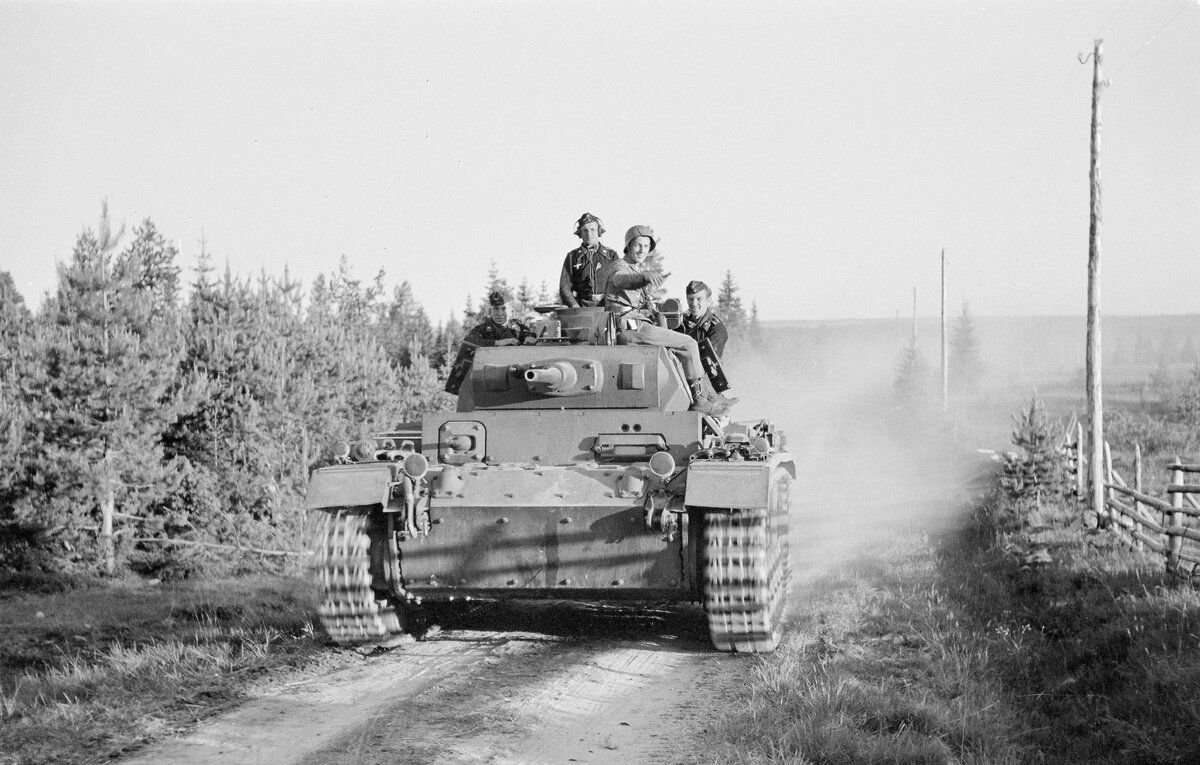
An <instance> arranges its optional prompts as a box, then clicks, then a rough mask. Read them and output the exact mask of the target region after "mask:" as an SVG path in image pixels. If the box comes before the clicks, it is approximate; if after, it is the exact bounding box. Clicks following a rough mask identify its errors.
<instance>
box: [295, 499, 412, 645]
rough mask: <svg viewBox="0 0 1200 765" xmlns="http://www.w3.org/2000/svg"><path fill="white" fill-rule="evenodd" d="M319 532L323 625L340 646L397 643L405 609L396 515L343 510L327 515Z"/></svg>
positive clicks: (320, 615)
mask: <svg viewBox="0 0 1200 765" xmlns="http://www.w3.org/2000/svg"><path fill="white" fill-rule="evenodd" d="M318 533H319V536H318V547H317V551H316V552H317V567H318V578H319V579H318V583H319V586H320V597H321V603H320V605H319V606H318V607H317V615H318V616H319V617H320V619H321V626H322V627H324V628H325V631H326V632H327V633H329V637H330V638H332V639H333V642H335V643H337V644H339V645H358V646H380V647H384V646H390V645H395V644H396V643H397V642H399V639H400V637H401V636H402V635H403V634H404V627H405V613H404V612H405V607H404V604H403V601H402V599H401V598H400V565H399V554H398V552H397V549H396V535H395V534H394V533H393V529H392V516H391V515H385V514H383V513H380V512H367V511H364V510H362V509H352V508H341V509H338V510H336V511H333V512H329V513H325V514H324V518H323V519H322V521H321V527H320V530H319V532H318Z"/></svg>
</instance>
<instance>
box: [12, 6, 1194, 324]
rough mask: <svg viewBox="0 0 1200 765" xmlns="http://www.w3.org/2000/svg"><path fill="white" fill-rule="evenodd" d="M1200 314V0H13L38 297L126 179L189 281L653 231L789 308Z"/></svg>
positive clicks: (138, 210) (456, 272)
mask: <svg viewBox="0 0 1200 765" xmlns="http://www.w3.org/2000/svg"><path fill="white" fill-rule="evenodd" d="M1097 39H1103V55H1102V59H1101V60H1102V72H1103V74H1104V76H1105V77H1107V78H1108V80H1109V84H1108V86H1107V87H1105V88H1104V89H1103V90H1102V93H1101V136H1102V140H1101V153H1100V157H1101V160H1100V161H1101V180H1102V184H1103V186H1102V188H1103V203H1102V204H1103V223H1102V226H1101V229H1100V231H1101V243H1102V244H1101V246H1102V271H1101V276H1102V284H1103V287H1102V294H1103V297H1102V302H1101V309H1102V311H1103V312H1105V313H1113V314H1179V313H1196V312H1197V297H1196V296H1197V284H1198V283H1200V257H1197V256H1198V255H1200V140H1198V138H1200V2H1198V0H1140V1H1139V0H1086V1H1085V2H1050V1H1049V0H1039V1H1038V2H1032V1H1029V2H1016V1H1014V2H989V3H981V2H974V1H966V2H933V1H932V0H909V1H907V2H902V1H893V2H874V1H872V2H865V1H863V0H827V1H825V2H808V1H804V0H801V1H799V2H737V3H710V2H691V3H683V2H641V1H639V2H549V1H548V0H546V1H541V2H534V1H527V2H520V1H509V2H491V3H481V2H399V3H362V2H337V3H332V2H330V3H315V2H310V3H282V2H275V3H233V2H221V3H216V2H205V3H191V4H187V3H169V4H168V3H158V2H138V3H131V2H115V3H86V4H84V3H67V4H55V3H47V2H36V3H19V2H12V1H11V0H0V209H3V210H6V211H7V212H6V213H5V214H4V215H3V216H0V270H5V271H8V272H10V273H11V274H12V276H13V279H14V281H15V282H16V284H17V286H18V288H19V289H20V290H21V291H22V294H23V295H24V297H25V299H26V300H27V301H28V302H29V303H30V304H32V305H38V304H39V303H40V302H41V299H42V296H43V295H44V294H45V293H46V292H47V291H51V290H53V289H54V287H55V283H56V263H59V262H63V261H66V260H67V259H69V258H70V255H71V250H72V248H73V246H74V243H75V240H76V238H77V237H78V235H79V234H80V233H81V232H82V231H83V230H84V229H85V228H89V227H90V228H93V229H94V228H96V226H97V224H98V221H99V216H100V206H101V202H102V200H105V199H107V201H108V205H109V210H110V214H111V216H112V218H113V219H114V220H115V221H116V222H118V223H120V222H124V223H126V224H127V225H128V226H130V227H132V226H135V225H137V224H138V223H139V222H141V221H142V220H144V219H146V218H149V219H151V220H152V221H153V222H154V224H155V225H156V226H157V228H158V230H159V231H160V232H161V233H162V234H163V235H164V236H166V237H167V238H168V239H170V240H171V241H173V242H175V243H176V245H177V246H178V248H179V250H180V259H179V264H180V266H181V267H182V268H183V269H184V270H185V272H186V273H185V277H186V278H188V279H190V277H191V273H190V272H191V270H192V269H193V268H194V266H195V263H196V256H197V254H198V253H199V251H200V249H201V242H203V243H204V247H205V248H206V250H207V251H208V253H209V254H210V255H212V257H213V261H214V263H215V264H216V265H217V266H218V268H223V267H224V266H225V265H226V264H228V266H229V267H230V269H231V270H232V271H233V272H234V273H235V274H238V275H242V276H246V277H257V276H258V275H259V274H260V273H262V272H265V273H267V274H268V275H282V274H283V272H284V269H285V267H286V269H287V270H288V273H289V274H290V275H291V276H292V277H294V278H299V279H301V280H302V281H303V282H304V283H305V284H311V282H312V280H313V279H314V278H315V277H316V276H317V275H319V274H321V273H329V272H331V271H332V270H333V269H334V268H336V265H337V262H338V259H339V258H340V257H342V256H343V255H344V256H345V257H346V258H347V262H348V263H349V265H350V268H351V269H352V273H353V274H354V275H355V276H357V277H361V278H363V279H370V278H372V277H373V276H374V275H375V274H376V273H377V272H378V271H379V270H380V269H383V271H384V283H385V284H386V285H388V287H389V289H390V288H391V287H392V286H394V285H397V284H399V283H401V282H402V281H407V282H409V284H410V285H411V288H412V291H413V293H414V294H415V296H416V297H417V299H418V300H419V301H420V302H421V303H422V304H423V305H424V306H425V307H426V309H427V310H428V311H429V313H430V315H431V317H432V318H433V319H434V320H435V321H442V320H444V319H446V318H449V317H450V316H451V315H452V314H457V313H458V312H460V311H461V309H462V307H463V306H464V305H465V304H466V302H467V300H468V297H470V298H471V299H473V300H476V301H477V300H478V299H479V298H480V297H482V295H483V293H484V290H485V285H486V283H487V274H488V270H489V268H490V266H491V264H492V263H495V265H496V267H497V269H498V271H499V273H500V274H501V275H502V276H503V277H505V278H506V279H507V280H508V281H509V282H510V283H512V284H517V283H519V282H520V281H521V280H522V279H526V280H528V282H529V283H530V285H531V286H533V287H534V288H535V289H536V288H537V287H538V286H540V284H541V283H542V282H545V283H546V284H547V285H549V286H550V288H551V289H552V290H553V288H554V287H555V285H556V282H557V278H558V273H559V269H560V268H561V265H562V260H563V257H564V256H565V254H566V253H567V252H568V251H569V250H570V249H572V248H573V247H575V246H577V244H578V239H576V238H575V237H574V235H573V231H574V222H575V220H576V219H577V218H578V217H579V216H580V215H581V214H582V213H583V212H585V211H587V212H592V213H594V214H596V215H598V216H600V217H601V218H602V219H603V221H604V225H605V227H606V229H607V234H606V235H605V237H604V241H605V243H606V244H608V245H609V246H611V247H613V248H614V249H618V250H619V249H620V248H621V247H622V245H623V243H624V242H623V233H624V231H625V230H626V229H627V228H628V227H630V226H632V225H634V224H647V225H650V226H652V227H653V228H654V230H655V231H656V233H657V234H658V236H659V241H660V246H661V251H662V253H663V255H664V258H665V265H666V269H667V271H669V272H670V273H671V278H670V279H669V280H668V281H667V283H666V285H665V286H666V287H667V289H668V291H669V292H670V293H671V294H673V295H675V296H677V297H680V298H682V297H683V288H684V286H685V285H686V284H687V282H688V281H689V280H691V279H701V280H704V281H706V282H708V283H709V284H710V285H712V286H714V287H716V286H717V285H718V284H719V282H720V281H721V279H722V277H723V276H724V274H725V273H726V272H727V271H728V272H730V273H731V274H732V276H733V278H734V280H735V282H736V284H737V285H738V287H739V294H740V295H741V296H742V298H743V300H744V301H745V302H746V303H747V304H749V303H751V302H753V303H754V304H755V305H756V307H757V309H758V311H759V316H760V318H761V319H763V320H767V321H769V320H793V319H837V318H890V317H893V316H895V315H896V314H898V313H899V314H903V315H908V314H909V312H911V311H912V290H913V288H914V287H915V288H916V289H917V295H918V311H919V312H920V313H921V314H922V315H933V314H936V313H937V311H938V298H939V290H940V281H939V279H940V254H941V252H942V250H943V249H945V252H946V257H947V262H948V266H947V281H948V287H947V294H948V302H949V304H950V306H951V309H950V310H952V311H956V309H957V307H958V306H959V305H960V304H961V303H962V302H964V301H967V302H969V303H970V306H971V310H972V312H973V313H975V314H977V315H1029V314H1033V315H1064V314H1065V315H1075V314H1079V315H1082V314H1083V313H1084V312H1085V310H1086V294H1087V286H1086V285H1087V257H1088V223H1089V215H1088V210H1089V181H1088V171H1089V151H1090V149H1089V135H1090V119H1091V118H1090V110H1091V98H1092V62H1091V61H1090V60H1087V61H1086V62H1083V63H1081V61H1080V58H1081V57H1084V56H1087V55H1088V54H1090V53H1091V51H1092V47H1093V43H1094V41H1095V40H1097Z"/></svg>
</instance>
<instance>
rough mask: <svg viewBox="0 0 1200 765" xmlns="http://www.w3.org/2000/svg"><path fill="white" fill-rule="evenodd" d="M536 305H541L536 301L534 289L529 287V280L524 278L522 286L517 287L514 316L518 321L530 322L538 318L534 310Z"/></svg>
mask: <svg viewBox="0 0 1200 765" xmlns="http://www.w3.org/2000/svg"><path fill="white" fill-rule="evenodd" d="M535 305H539V304H538V303H537V302H536V301H535V300H534V297H533V291H532V288H531V287H530V286H529V279H528V278H524V277H522V279H521V284H520V285H519V286H518V287H517V297H516V302H515V303H514V305H513V314H514V316H516V318H517V319H520V320H521V321H523V322H528V321H529V320H531V319H534V318H536V316H537V314H536V312H535V311H534V310H533V307H534V306H535Z"/></svg>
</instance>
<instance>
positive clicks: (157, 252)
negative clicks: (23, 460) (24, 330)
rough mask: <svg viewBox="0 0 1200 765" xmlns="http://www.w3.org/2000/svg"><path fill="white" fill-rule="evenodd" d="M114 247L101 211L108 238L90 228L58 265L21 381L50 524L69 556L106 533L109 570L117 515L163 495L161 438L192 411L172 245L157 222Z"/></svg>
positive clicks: (136, 511)
mask: <svg viewBox="0 0 1200 765" xmlns="http://www.w3.org/2000/svg"><path fill="white" fill-rule="evenodd" d="M104 212H105V213H106V212H107V210H106V209H105V211H104ZM117 245H118V239H117V237H115V236H113V235H112V234H111V229H110V227H109V225H108V220H107V215H106V214H102V219H101V225H100V229H99V234H98V235H97V234H95V233H93V232H91V231H85V232H84V233H83V234H82V235H81V236H80V237H79V239H78V240H77V242H76V245H75V249H74V251H73V253H72V257H71V260H70V262H69V263H67V264H63V265H60V266H59V274H58V281H59V283H58V290H57V292H56V294H55V295H54V296H53V297H51V298H50V299H49V300H48V301H47V303H46V305H45V306H44V308H43V311H42V314H41V318H42V321H41V322H40V327H39V331H38V332H36V333H35V337H34V339H33V342H32V343H31V349H32V351H33V353H32V356H31V358H32V359H37V360H38V361H39V362H40V363H34V364H30V365H29V366H28V368H27V369H26V372H27V375H26V379H25V383H24V384H25V385H26V386H27V387H25V388H24V392H25V395H26V399H27V402H28V404H29V405H30V408H31V410H32V411H36V412H38V413H39V417H38V418H37V422H36V424H35V426H34V428H33V430H34V433H33V435H34V436H35V437H36V439H37V441H38V442H39V443H40V444H41V445H42V449H41V454H40V458H39V463H40V464H39V465H38V468H39V470H40V472H41V475H42V476H43V479H42V482H41V484H40V485H39V486H38V487H37V488H38V490H39V491H40V492H41V497H40V502H39V506H40V507H41V508H42V512H43V513H44V517H43V521H44V522H45V524H46V527H47V528H48V529H52V530H53V531H54V534H53V536H55V537H56V538H57V539H59V540H60V541H61V542H62V544H64V545H65V546H66V547H67V548H68V549H76V550H82V549H86V548H87V547H88V546H90V545H89V544H88V542H89V541H90V539H92V538H96V536H97V535H95V534H94V532H95V531H96V529H97V528H98V529H99V534H98V539H99V542H100V556H99V557H100V560H101V562H102V565H103V568H104V570H105V571H107V572H109V573H112V572H113V571H114V570H115V567H116V562H117V559H116V552H117V551H116V547H115V544H114V536H113V519H114V516H115V513H117V512H118V508H119V509H120V510H119V512H122V513H125V514H129V515H134V516H137V515H140V514H141V513H142V512H143V511H145V510H146V508H147V507H148V506H149V505H150V504H151V503H153V502H154V501H155V500H156V499H158V498H159V497H160V496H161V494H162V492H163V491H164V473H165V466H164V464H163V453H162V446H161V437H162V433H163V431H164V430H165V429H166V427H167V426H168V425H169V424H170V423H171V422H173V421H174V419H175V418H176V416H177V415H178V414H179V413H180V412H181V411H183V410H184V409H185V408H186V407H187V406H188V404H189V401H188V394H187V393H186V392H185V391H184V390H183V389H182V388H181V386H180V384H179V380H178V377H177V373H178V363H179V360H180V357H181V348H182V338H181V331H180V330H181V328H180V322H179V316H178V310H177V308H176V298H177V285H178V281H177V277H178V272H177V269H176V268H175V265H174V259H175V256H176V251H175V248H174V247H173V246H172V245H170V244H169V243H167V242H166V241H165V240H164V239H163V237H162V236H161V235H159V234H158V232H157V231H156V230H155V228H154V225H153V224H152V223H151V222H150V221H146V222H145V223H144V224H143V225H142V226H141V227H139V228H138V229H137V230H136V231H135V232H134V237H133V241H132V243H131V244H130V246H129V247H128V248H127V249H125V250H124V251H122V252H120V253H117V254H115V250H116V248H117Z"/></svg>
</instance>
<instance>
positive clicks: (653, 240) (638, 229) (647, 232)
mask: <svg viewBox="0 0 1200 765" xmlns="http://www.w3.org/2000/svg"><path fill="white" fill-rule="evenodd" d="M639 236H645V237H649V239H650V252H654V248H655V247H657V246H658V238H657V237H656V236H654V229H652V228H650V227H649V226H632V227H630V229H629V230H628V231H626V232H625V249H626V250H628V249H629V243H630V242H632V241H633V240H634V239H637V238H638V237H639Z"/></svg>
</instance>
